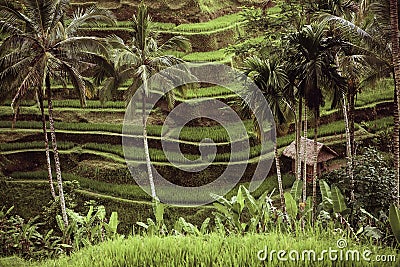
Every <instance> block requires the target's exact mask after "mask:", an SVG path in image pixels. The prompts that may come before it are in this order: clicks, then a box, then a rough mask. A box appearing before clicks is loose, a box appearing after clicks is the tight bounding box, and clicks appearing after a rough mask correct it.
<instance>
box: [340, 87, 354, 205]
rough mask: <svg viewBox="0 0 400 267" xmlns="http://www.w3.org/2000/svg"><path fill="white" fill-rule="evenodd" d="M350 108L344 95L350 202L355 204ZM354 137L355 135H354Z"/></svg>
mask: <svg viewBox="0 0 400 267" xmlns="http://www.w3.org/2000/svg"><path fill="white" fill-rule="evenodd" d="M348 110H349V109H348V106H347V102H346V96H345V95H344V94H343V116H344V123H345V127H346V154H347V175H348V176H349V178H350V188H351V190H350V200H351V203H352V204H353V203H354V201H355V197H354V172H353V151H352V146H351V134H350V123H349V114H348ZM353 136H354V134H353Z"/></svg>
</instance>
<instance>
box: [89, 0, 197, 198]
mask: <svg viewBox="0 0 400 267" xmlns="http://www.w3.org/2000/svg"><path fill="white" fill-rule="evenodd" d="M132 29H133V33H132V40H131V42H130V43H129V44H126V43H125V42H124V41H123V40H122V39H121V38H118V37H116V36H114V37H112V38H109V39H108V43H109V45H110V46H111V47H113V49H114V50H113V51H111V52H110V53H109V54H108V55H106V56H103V57H102V58H98V59H97V60H96V61H97V62H98V63H100V64H101V62H103V63H104V64H105V65H106V66H107V68H106V71H104V68H99V69H97V71H96V74H95V79H96V80H97V81H98V82H99V83H102V84H103V86H102V88H101V90H100V96H101V97H102V98H103V99H104V100H106V99H109V97H110V96H112V95H114V94H115V91H116V90H117V89H118V88H119V86H120V85H121V84H123V83H125V82H127V81H131V84H130V85H129V87H128V89H127V90H126V92H125V96H124V97H125V100H126V101H127V102H129V100H130V99H131V98H132V96H133V95H134V94H135V93H136V91H137V90H138V89H139V88H142V92H141V95H142V124H143V144H144V151H145V159H146V167H147V172H148V176H149V183H150V190H151V195H152V197H153V199H155V200H157V195H156V190H155V185H154V180H153V174H152V168H151V160H150V154H149V145H148V140H147V130H146V116H145V106H146V98H147V97H148V95H149V93H150V92H149V86H148V79H149V78H150V77H151V76H152V75H154V74H156V73H158V72H160V71H161V70H163V69H166V68H169V67H173V66H174V65H177V64H181V63H183V61H182V60H181V59H179V58H177V57H175V56H171V55H166V51H168V50H171V49H182V50H185V51H186V50H188V49H189V48H190V43H189V41H188V40H187V39H186V38H183V37H181V36H175V37H172V38H171V39H169V40H168V41H166V42H165V43H163V44H161V45H159V44H158V35H157V32H156V31H155V30H154V28H153V24H152V21H151V18H150V16H149V14H148V11H147V6H146V5H145V4H144V3H143V2H141V4H140V5H139V7H138V10H137V13H136V15H134V16H133V19H132ZM167 97H168V98H169V99H170V100H171V99H173V97H171V95H170V93H169V95H168V94H167Z"/></svg>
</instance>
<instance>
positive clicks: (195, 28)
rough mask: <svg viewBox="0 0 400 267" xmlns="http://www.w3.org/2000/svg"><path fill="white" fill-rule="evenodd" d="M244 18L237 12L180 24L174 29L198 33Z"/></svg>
mask: <svg viewBox="0 0 400 267" xmlns="http://www.w3.org/2000/svg"><path fill="white" fill-rule="evenodd" d="M243 20H244V18H243V17H242V16H241V15H240V13H236V14H231V15H225V16H221V17H218V18H216V19H213V20H210V21H207V22H200V23H188V24H180V25H178V26H176V27H175V28H173V29H172V31H176V32H196V33H200V32H205V31H214V30H219V29H222V28H226V27H230V26H232V24H235V23H240V22H243Z"/></svg>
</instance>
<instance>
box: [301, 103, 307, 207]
mask: <svg viewBox="0 0 400 267" xmlns="http://www.w3.org/2000/svg"><path fill="white" fill-rule="evenodd" d="M307 116H308V115H307V106H304V139H303V160H302V162H303V203H306V201H307V130H308V129H307V128H308V125H307V124H308V119H307ZM300 164H302V163H301V162H300Z"/></svg>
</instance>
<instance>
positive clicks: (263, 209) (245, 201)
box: [211, 185, 277, 234]
mask: <svg viewBox="0 0 400 267" xmlns="http://www.w3.org/2000/svg"><path fill="white" fill-rule="evenodd" d="M271 195H272V193H271V194H269V195H268V192H265V193H264V194H263V195H262V196H260V197H259V198H258V199H255V198H254V197H253V196H252V195H251V194H250V192H249V190H248V189H247V188H246V187H244V186H243V185H241V186H240V187H239V189H238V192H237V194H236V196H233V197H232V198H231V199H230V200H227V199H226V198H224V197H223V196H218V195H215V194H211V196H212V197H213V198H214V199H215V200H216V202H215V203H214V204H213V205H214V207H215V208H216V209H217V211H216V212H214V215H215V216H216V225H217V226H218V227H219V229H222V228H224V229H225V230H226V231H228V232H235V233H241V234H243V233H244V232H260V231H265V230H266V228H267V227H268V226H269V225H270V224H271V222H272V219H276V216H275V212H276V211H277V210H276V208H275V207H274V206H273V205H272V199H271ZM247 214H248V215H250V216H246V215H247ZM274 216H275V217H274ZM217 222H218V224H217ZM221 222H223V223H225V226H226V227H221V225H220V223H221Z"/></svg>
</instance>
